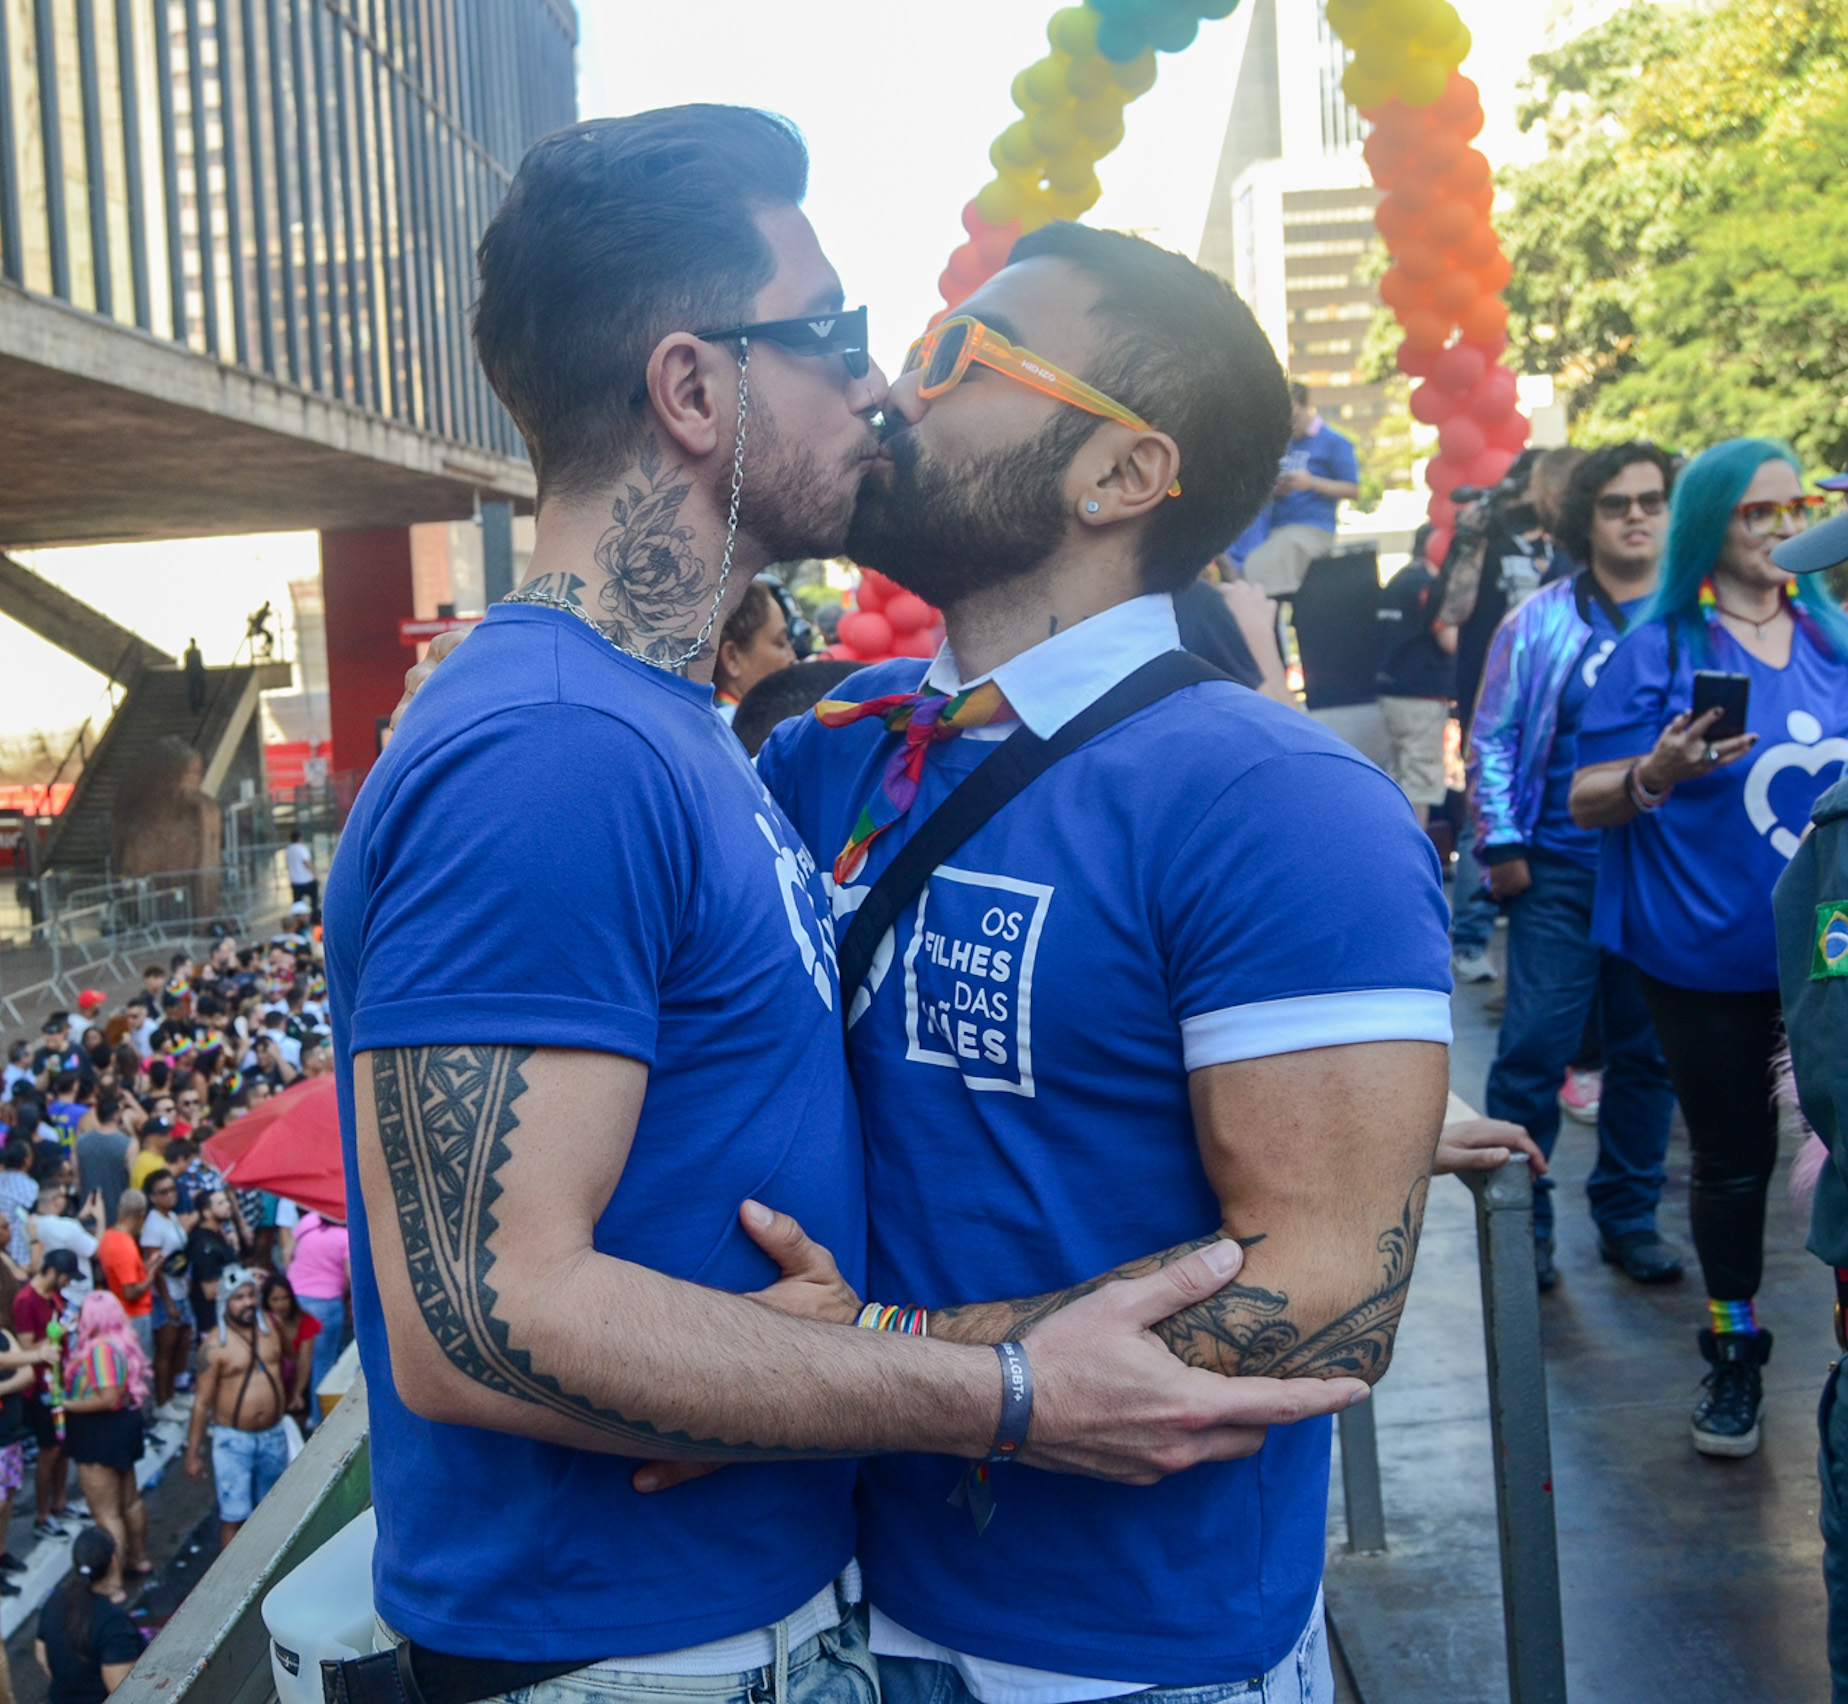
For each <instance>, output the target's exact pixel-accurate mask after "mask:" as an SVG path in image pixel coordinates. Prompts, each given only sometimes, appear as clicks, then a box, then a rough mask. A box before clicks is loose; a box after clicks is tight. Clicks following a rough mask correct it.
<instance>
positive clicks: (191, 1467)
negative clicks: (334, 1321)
mask: <svg viewBox="0 0 1848 1704" xmlns="http://www.w3.org/2000/svg"><path fill="white" fill-rule="evenodd" d="M257 1289H258V1284H257V1275H256V1274H255V1273H254V1272H252V1271H251V1270H250V1268H249V1267H248V1266H227V1267H226V1268H225V1270H224V1272H223V1273H222V1274H221V1275H220V1277H219V1281H218V1297H219V1311H218V1330H217V1332H216V1333H215V1335H214V1337H213V1338H212V1339H211V1340H210V1341H209V1344H208V1347H207V1349H206V1354H205V1370H204V1371H203V1372H202V1373H201V1374H200V1375H199V1393H198V1396H197V1397H196V1399H195V1400H194V1402H193V1411H192V1424H191V1426H190V1427H189V1428H188V1431H187V1438H186V1471H187V1473H188V1474H190V1475H191V1476H192V1477H193V1478H194V1479H197V1478H199V1477H200V1476H201V1475H202V1474H203V1473H204V1472H205V1460H204V1457H203V1456H202V1455H201V1453H200V1452H201V1450H202V1448H203V1447H204V1444H205V1426H206V1417H207V1416H208V1415H209V1416H210V1417H211V1424H212V1473H213V1477H214V1478H215V1479H216V1480H217V1483H218V1548H219V1549H220V1550H223V1549H224V1547H225V1546H226V1545H227V1544H229V1543H230V1542H231V1540H232V1539H233V1538H235V1537H236V1536H237V1529H238V1528H239V1527H241V1526H242V1525H243V1524H244V1522H245V1521H247V1520H249V1519H250V1512H251V1510H252V1509H254V1508H255V1507H256V1506H257V1505H258V1504H259V1503H260V1502H262V1501H263V1499H264V1498H265V1497H266V1496H268V1495H269V1490H270V1487H271V1486H272V1485H274V1484H275V1483H276V1481H277V1480H278V1479H280V1478H281V1477H282V1470H283V1469H284V1468H285V1467H287V1466H288V1465H289V1442H288V1434H287V1433H286V1432H285V1431H284V1430H283V1425H282V1416H283V1407H284V1404H283V1394H282V1345H281V1343H280V1342H279V1341H278V1339H277V1337H276V1333H275V1332H274V1331H273V1330H272V1329H271V1327H270V1323H269V1321H268V1320H267V1319H266V1318H265V1317H264V1315H263V1310H262V1309H261V1308H260V1307H259V1306H258V1305H257Z"/></svg>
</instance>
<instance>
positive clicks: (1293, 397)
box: [1245, 385, 1360, 597]
mask: <svg viewBox="0 0 1848 1704" xmlns="http://www.w3.org/2000/svg"><path fill="white" fill-rule="evenodd" d="M1359 495H1360V462H1359V460H1358V459H1357V458H1356V457H1355V454H1354V442H1353V440H1352V439H1351V438H1346V437H1343V436H1342V435H1341V433H1339V432H1337V431H1336V430H1335V429H1334V427H1332V426H1331V425H1329V424H1328V422H1327V421H1326V420H1324V419H1323V418H1322V417H1321V415H1320V414H1318V413H1317V412H1316V408H1315V403H1314V402H1313V401H1312V400H1311V399H1310V396H1309V387H1308V386H1307V385H1291V386H1290V444H1289V448H1288V449H1286V450H1285V451H1284V453H1283V460H1282V463H1281V465H1280V468H1279V471H1278V474H1277V484H1276V491H1275V494H1274V496H1273V498H1272V501H1271V506H1270V511H1269V513H1270V522H1269V526H1268V529H1267V530H1266V532H1265V535H1264V542H1263V543H1262V544H1260V545H1259V546H1258V547H1257V548H1256V549H1255V550H1253V551H1252V552H1251V554H1250V555H1249V556H1247V557H1246V558H1245V578H1246V579H1248V580H1255V581H1256V582H1257V583H1258V584H1259V585H1260V586H1262V587H1263V588H1264V589H1265V591H1267V592H1269V593H1270V594H1271V596H1272V597H1287V596H1289V595H1290V594H1291V593H1292V592H1295V591H1296V590H1298V589H1299V588H1300V587H1301V585H1302V583H1303V576H1304V575H1305V574H1306V573H1308V571H1309V564H1310V563H1311V562H1313V561H1315V559H1316V558H1317V557H1318V556H1326V555H1327V554H1328V553H1329V551H1331V550H1333V549H1334V547H1335V513H1336V511H1337V510H1338V509H1339V508H1340V506H1341V504H1342V502H1343V500H1344V499H1346V498H1349V497H1358V496H1359Z"/></svg>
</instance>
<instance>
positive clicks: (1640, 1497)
mask: <svg viewBox="0 0 1848 1704" xmlns="http://www.w3.org/2000/svg"><path fill="white" fill-rule="evenodd" d="M1495 956H1496V957H1497V959H1498V960H1499V957H1500V942H1499V939H1498V941H1497V945H1496V948H1495ZM1499 989H1500V984H1499V983H1497V984H1491V985H1489V986H1488V987H1487V988H1467V989H1462V990H1459V992H1458V994H1457V996H1456V998H1455V1002H1454V1007H1455V1013H1456V1029H1457V1041H1456V1047H1455V1049H1454V1051H1453V1054H1452V1064H1451V1085H1452V1088H1453V1089H1454V1090H1455V1091H1456V1093H1457V1094H1459V1095H1460V1096H1461V1097H1462V1098H1463V1099H1465V1100H1466V1101H1468V1102H1470V1104H1471V1105H1473V1106H1480V1105H1481V1104H1482V1092H1483V1084H1484V1079H1485V1077H1486V1074H1487V1071H1488V1066H1489V1063H1490V1060H1491V1059H1492V1057H1493V1054H1494V1046H1495V1032H1496V1027H1497V1018H1496V1017H1495V1016H1494V1015H1493V1013H1490V1012H1485V1011H1484V1002H1485V999H1486V998H1489V997H1491V996H1493V995H1495V994H1497V993H1498V992H1499ZM1593 1146H1594V1137H1593V1134H1592V1132H1590V1131H1588V1130H1585V1129H1583V1128H1581V1127H1579V1126H1577V1125H1573V1124H1570V1123H1568V1124H1567V1125H1566V1126H1565V1127H1564V1132H1563V1133H1562V1135H1561V1138H1560V1143H1559V1147H1558V1150H1557V1153H1556V1155H1555V1166H1554V1174H1553V1175H1554V1176H1555V1178H1556V1179H1557V1180H1558V1182H1559V1185H1560V1189H1559V1194H1558V1196H1557V1200H1558V1202H1559V1209H1560V1210H1559V1232H1558V1241H1559V1256H1558V1258H1559V1266H1560V1270H1561V1274H1562V1281H1561V1283H1560V1286H1559V1288H1558V1289H1557V1290H1556V1291H1554V1292H1553V1293H1552V1294H1551V1295H1549V1296H1546V1297H1544V1298H1543V1299H1542V1306H1541V1319H1542V1330H1543V1333H1544V1337H1545V1346H1546V1358H1547V1381H1548V1404H1549V1410H1550V1415H1551V1423H1552V1441H1553V1469H1554V1485H1555V1492H1556V1502H1557V1514H1558V1523H1559V1556H1560V1575H1561V1592H1562V1600H1563V1617H1564V1624H1565V1649H1566V1661H1567V1672H1568V1682H1569V1687H1570V1695H1571V1697H1572V1699H1573V1701H1574V1704H1706V1701H1709V1700H1711V1701H1713V1704H1721V1701H1725V1704H1737V1701H1740V1700H1746V1699H1750V1700H1752V1701H1753V1704H1816V1701H1819V1700H1824V1699H1826V1698H1827V1697H1828V1695H1829V1679H1828V1672H1827V1664H1826V1661H1825V1656H1824V1614H1825V1611H1824V1600H1823V1590H1822V1575H1821V1556H1822V1544H1821V1540H1820V1538H1819V1537H1818V1534H1817V1530H1816V1512H1817V1481H1816V1431H1815V1414H1816V1403H1817V1398H1818V1394H1819V1392H1820V1390H1821V1386H1822V1381H1823V1377H1824V1375H1825V1373H1826V1372H1827V1370H1828V1368H1829V1366H1830V1364H1831V1363H1832V1362H1833V1360H1834V1359H1835V1357H1836V1353H1837V1351H1836V1349H1835V1346H1834V1338H1833V1334H1832V1332H1831V1330H1830V1324H1829V1313H1830V1305H1831V1301H1832V1297H1833V1292H1832V1286H1831V1284H1830V1282H1829V1277H1828V1274H1827V1272H1826V1271H1825V1269H1824V1268H1823V1267H1822V1266H1821V1264H1820V1263H1819V1262H1817V1261H1816V1260H1815V1259H1814V1258H1813V1257H1812V1256H1810V1255H1809V1254H1807V1253H1806V1252H1805V1251H1804V1249H1803V1246H1802V1245H1803V1228H1802V1226H1801V1225H1800V1224H1799V1222H1798V1219H1797V1217H1796V1215H1795V1213H1794V1212H1793V1211H1792V1209H1791V1206H1790V1204H1789V1199H1788V1196H1787V1193H1786V1189H1785V1184H1786V1179H1787V1176H1788V1169H1789V1161H1790V1152H1789V1149H1790V1147H1791V1146H1792V1145H1791V1144H1787V1145H1786V1146H1787V1151H1786V1153H1785V1154H1784V1156H1783V1160H1782V1163H1781V1164H1780V1167H1779V1172H1778V1176H1777V1179H1776V1180H1775V1182H1774V1184H1773V1190H1772V1199H1771V1211H1770V1217H1769V1223H1768V1227H1767V1233H1766V1266H1765V1284H1764V1289H1763V1292H1762V1294H1761V1296H1760V1298H1759V1314H1760V1319H1761V1321H1762V1323H1764V1324H1765V1325H1767V1326H1768V1327H1769V1328H1770V1329H1771V1330H1772V1331H1774V1332H1775V1333H1776V1335H1777V1346H1776V1352H1775V1355H1774V1358H1773V1360H1772V1362H1771V1365H1770V1367H1769V1368H1768V1369H1767V1373H1766V1393H1767V1395H1766V1411H1765V1422H1764V1444H1763V1447H1762V1448H1761V1449H1760V1451H1759V1453H1758V1454H1757V1455H1756V1456H1754V1457H1752V1458H1750V1459H1749V1460H1745V1461H1738V1462H1724V1461H1714V1460H1710V1459H1706V1458H1702V1457H1700V1456H1697V1455H1696V1454H1695V1453H1694V1451H1693V1448H1692V1446H1691V1444H1690V1443H1689V1439H1688V1415H1689V1412H1690V1410H1691V1409H1692V1407H1693V1405H1694V1401H1695V1399H1696V1396H1697V1395H1698V1385H1699V1379H1700V1375H1701V1373H1702V1372H1703V1371H1704V1370H1705V1369H1704V1365H1703V1364H1702V1363H1701V1362H1700V1360H1699V1358H1698V1355H1697V1352H1696V1350H1695V1346H1694V1333H1695V1331H1696V1329H1697V1328H1698V1327H1699V1326H1700V1325H1701V1324H1702V1323H1703V1313H1704V1307H1703V1303H1704V1296H1703V1293H1702V1290H1701V1286H1700V1281H1699V1278H1698V1275H1697V1269H1696V1268H1695V1267H1694V1264H1693V1260H1692V1254H1691V1251H1690V1254H1689V1270H1688V1276H1687V1278H1686V1279H1684V1280H1683V1281H1682V1282H1681V1283H1680V1284H1677V1285H1669V1286H1664V1287H1660V1288H1655V1289H1645V1288H1642V1287H1640V1286H1638V1285H1635V1284H1633V1283H1631V1282H1630V1281H1629V1280H1628V1279H1626V1278H1624V1277H1622V1276H1621V1275H1620V1274H1619V1273H1617V1272H1616V1271H1615V1270H1614V1269H1612V1268H1610V1267H1607V1266H1604V1265H1603V1264H1601V1263H1600V1261H1599V1259H1598V1250H1597V1236H1596V1232H1595V1231H1594V1230H1593V1228H1592V1225H1591V1222H1590V1219H1589V1217H1588V1215H1587V1213H1586V1210H1585V1205H1584V1182H1585V1178H1586V1176H1587V1174H1588V1173H1589V1171H1590V1169H1591V1162H1592V1158H1593ZM1687 1171H1688V1152H1687V1145H1686V1141H1685V1138H1684V1137H1682V1136H1681V1135H1680V1133H1679V1130H1678V1133H1677V1137H1676V1140H1675V1142H1674V1144H1673V1146H1672V1148H1671V1151H1670V1154H1669V1185H1668V1192H1667V1195H1666V1197H1665V1199H1664V1202H1663V1210H1662V1217H1661V1224H1662V1228H1663V1230H1664V1231H1665V1232H1666V1233H1667V1234H1668V1235H1669V1236H1670V1237H1671V1239H1673V1240H1674V1241H1675V1242H1676V1243H1678V1244H1679V1245H1681V1246H1682V1247H1684V1248H1686V1247H1687V1245H1688V1232H1687ZM1478 1284H1479V1280H1478V1275H1477V1264H1476V1236H1475V1220H1474V1211H1473V1208H1472V1205H1471V1202H1470V1198H1469V1195H1468V1192H1467V1191H1466V1190H1465V1189H1464V1187H1463V1186H1462V1185H1461V1184H1459V1183H1457V1182H1455V1181H1454V1180H1439V1182H1438V1183H1437V1184H1436V1185H1434V1187H1433V1189H1432V1193H1431V1200H1430V1205H1429V1208H1428V1210H1427V1215H1426V1221H1425V1234H1424V1240H1423V1243H1422V1245H1421V1247H1420V1249H1419V1255H1418V1267H1417V1272H1416V1275H1415V1277H1414V1279H1413V1282H1412V1289H1411V1295H1410V1299H1409V1302H1408V1304H1407V1308H1406V1313H1405V1319H1404V1324H1403V1326H1402V1327H1401V1330H1400V1334H1399V1343H1398V1350H1397V1354H1396V1356H1395V1359H1394V1362H1393V1366H1392V1370H1391V1372H1390V1373H1389V1374H1388V1375H1387V1377H1386V1379H1385V1380H1384V1381H1382V1383H1381V1385H1380V1387H1379V1390H1378V1392H1377V1394H1376V1396H1375V1402H1376V1404H1377V1408H1376V1415H1377V1420H1378V1424H1379V1436H1380V1456H1381V1464H1382V1475H1383V1480H1384V1490H1385V1505H1386V1529H1387V1541H1388V1545H1389V1550H1388V1553H1387V1554H1386V1555H1385V1556H1380V1557H1361V1556H1352V1555H1349V1554H1348V1553H1347V1551H1346V1550H1345V1547H1344V1539H1345V1528H1344V1526H1343V1522H1342V1510H1341V1497H1340V1472H1339V1463H1338V1462H1337V1467H1336V1473H1335V1477H1334V1486H1335V1492H1334V1497H1333V1504H1332V1507H1331V1510H1330V1523H1329V1536H1330V1546H1329V1576H1328V1601H1329V1606H1330V1613H1331V1618H1332V1620H1333V1622H1334V1625H1335V1627H1336V1629H1337V1632H1338V1635H1339V1638H1340V1641H1341V1645H1342V1647H1343V1650H1344V1652H1345V1654H1346V1657H1347V1660H1348V1663H1349V1665H1350V1667H1351V1670H1352V1675H1353V1683H1354V1696H1356V1697H1358V1698H1359V1699H1361V1700H1364V1704H1452V1701H1455V1704H1483V1701H1485V1700H1493V1699H1497V1698H1504V1697H1506V1696H1507V1670H1506V1665H1505V1662H1504V1658H1503V1649H1502V1639H1503V1631H1502V1617H1501V1594H1500V1563H1499V1558H1498V1554H1497V1536H1496V1523H1495V1493H1494V1484H1493V1480H1492V1477H1491V1464H1490V1454H1489V1422H1488V1409H1487V1400H1486V1394H1485V1393H1486V1379H1485V1371H1484V1359H1483V1347H1482V1311H1481V1298H1480V1291H1479V1288H1478Z"/></svg>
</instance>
